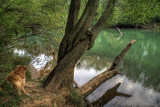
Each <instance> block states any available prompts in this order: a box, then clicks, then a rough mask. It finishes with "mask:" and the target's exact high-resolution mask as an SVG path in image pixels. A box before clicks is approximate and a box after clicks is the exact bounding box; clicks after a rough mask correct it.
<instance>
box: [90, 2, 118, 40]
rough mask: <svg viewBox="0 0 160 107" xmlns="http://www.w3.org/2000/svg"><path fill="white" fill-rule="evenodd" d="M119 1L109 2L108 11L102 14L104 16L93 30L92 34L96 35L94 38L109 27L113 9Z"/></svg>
mask: <svg viewBox="0 0 160 107" xmlns="http://www.w3.org/2000/svg"><path fill="white" fill-rule="evenodd" d="M116 2H117V0H109V1H108V4H107V6H106V9H105V10H104V12H103V13H102V16H101V17H100V19H99V20H98V22H97V23H96V24H95V25H94V27H93V28H92V30H91V31H92V33H94V38H96V36H97V35H98V34H99V32H100V31H101V30H103V29H104V27H106V26H107V25H108V21H109V19H110V17H111V15H112V13H113V9H114V7H115V4H116Z"/></svg>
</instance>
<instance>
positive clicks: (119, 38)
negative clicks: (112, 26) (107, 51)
mask: <svg viewBox="0 0 160 107" xmlns="http://www.w3.org/2000/svg"><path fill="white" fill-rule="evenodd" d="M116 29H117V30H118V31H119V33H120V36H119V37H118V38H117V40H120V38H121V37H122V35H123V34H122V32H121V30H120V29H119V28H118V27H116Z"/></svg>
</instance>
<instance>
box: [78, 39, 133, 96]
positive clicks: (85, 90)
mask: <svg viewBox="0 0 160 107" xmlns="http://www.w3.org/2000/svg"><path fill="white" fill-rule="evenodd" d="M134 42H135V40H132V41H131V42H129V43H128V45H127V46H126V48H125V49H124V50H123V51H122V52H121V53H120V54H119V55H118V56H117V57H116V59H115V60H114V61H113V63H112V65H111V66H110V67H109V68H108V69H107V70H106V71H104V72H103V73H101V74H99V75H97V76H96V77H94V78H93V79H91V80H90V81H88V82H87V83H86V84H84V85H83V86H81V87H80V88H78V89H76V92H77V93H78V94H80V95H83V96H84V97H87V96H88V95H89V94H91V93H92V92H93V91H94V90H95V89H96V88H97V87H99V86H100V85H101V84H102V83H104V82H105V81H106V80H108V79H110V78H112V77H113V76H115V75H117V74H119V72H118V70H117V66H118V64H119V62H120V61H121V59H122V58H123V56H124V55H125V54H126V53H127V52H128V50H129V49H130V47H131V46H132V44H133V43H134Z"/></svg>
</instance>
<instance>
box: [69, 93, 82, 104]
mask: <svg viewBox="0 0 160 107" xmlns="http://www.w3.org/2000/svg"><path fill="white" fill-rule="evenodd" d="M83 99H84V98H83V97H82V96H80V95H78V94H77V93H76V92H75V90H72V91H71V93H70V95H69V99H68V101H69V102H70V103H71V104H75V105H76V106H78V107H84V100H83Z"/></svg>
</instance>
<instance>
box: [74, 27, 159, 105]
mask: <svg viewBox="0 0 160 107" xmlns="http://www.w3.org/2000/svg"><path fill="white" fill-rule="evenodd" d="M121 31H122V32H123V36H122V37H121V38H120V40H117V38H118V37H119V32H116V30H112V29H110V30H107V31H103V32H101V34H100V35H99V37H98V38H97V39H96V42H95V45H94V47H93V48H92V49H91V50H90V51H88V52H86V53H85V55H84V56H83V57H82V58H81V64H80V66H78V67H76V68H75V80H76V81H77V82H78V83H79V84H80V85H83V84H84V83H86V82H87V81H88V80H90V79H91V78H93V77H94V76H96V75H98V74H99V73H101V72H102V71H103V70H105V69H106V68H107V67H108V66H109V65H110V64H111V62H112V61H113V60H114V58H115V57H116V56H117V55H118V54H119V53H120V52H121V51H122V50H123V48H124V47H125V46H126V45H127V43H128V42H129V41H131V40H133V39H136V42H135V44H134V45H133V46H132V48H131V49H130V50H129V52H128V53H127V54H126V56H125V57H124V59H123V60H122V62H121V63H120V65H119V70H120V72H122V73H123V74H124V76H120V75H118V76H116V77H114V78H112V79H111V80H109V81H106V82H105V83H104V84H102V85H101V86H100V87H99V88H98V89H97V90H95V91H94V92H93V94H92V95H90V96H89V97H88V98H89V100H90V101H94V100H96V99H98V98H99V97H100V96H101V95H102V94H103V93H104V92H105V91H106V90H107V89H109V88H112V87H113V86H114V85H115V84H117V83H118V82H121V83H122V84H121V86H120V88H119V89H118V91H120V92H124V93H126V94H131V95H132V97H131V98H128V99H126V98H122V97H115V98H114V99H113V100H112V101H111V102H109V103H108V104H106V105H105V107H111V106H114V107H115V106H118V107H119V106H122V107H124V106H143V107H144V106H155V107H159V106H160V93H159V92H160V82H159V81H160V73H159V71H160V64H159V63H160V58H159V57H160V50H159V49H160V42H159V41H160V33H157V32H151V31H144V30H123V29H121ZM110 35H113V36H110Z"/></svg>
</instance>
